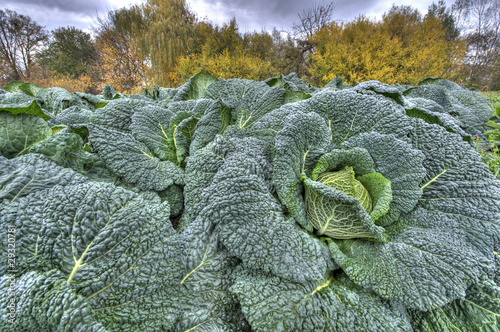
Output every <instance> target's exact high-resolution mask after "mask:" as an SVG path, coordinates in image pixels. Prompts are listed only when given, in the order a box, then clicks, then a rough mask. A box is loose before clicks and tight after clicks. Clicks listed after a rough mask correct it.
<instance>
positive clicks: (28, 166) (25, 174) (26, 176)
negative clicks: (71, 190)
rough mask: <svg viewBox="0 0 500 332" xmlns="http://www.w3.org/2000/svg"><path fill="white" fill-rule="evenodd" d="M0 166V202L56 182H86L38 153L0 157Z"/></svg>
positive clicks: (42, 188) (68, 183)
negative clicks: (12, 157)
mask: <svg viewBox="0 0 500 332" xmlns="http://www.w3.org/2000/svg"><path fill="white" fill-rule="evenodd" d="M0 166H1V167H0V202H1V201H2V200H4V199H6V200H8V201H15V200H16V199H18V198H20V197H24V196H26V195H29V194H31V193H35V192H38V191H41V190H44V189H50V188H52V187H53V186H55V185H57V184H59V185H72V184H79V183H83V182H86V179H85V177H83V176H82V175H81V174H78V173H76V172H71V171H69V170H68V169H64V168H63V167H60V166H57V165H56V164H54V162H52V161H51V160H49V159H48V158H47V157H45V156H42V155H39V154H27V155H25V156H21V157H18V158H14V159H10V160H8V159H6V158H3V157H0ZM0 206H1V204H0ZM4 268H5V266H4ZM2 272H3V271H2Z"/></svg>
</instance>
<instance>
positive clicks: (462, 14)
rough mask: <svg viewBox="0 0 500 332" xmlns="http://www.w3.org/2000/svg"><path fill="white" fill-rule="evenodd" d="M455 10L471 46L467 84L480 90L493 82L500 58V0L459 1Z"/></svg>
mask: <svg viewBox="0 0 500 332" xmlns="http://www.w3.org/2000/svg"><path fill="white" fill-rule="evenodd" d="M452 10H453V13H454V15H455V18H456V21H457V23H458V25H459V27H460V29H461V31H462V34H463V36H464V38H465V40H466V42H467V46H468V52H467V57H466V59H465V63H464V67H463V68H464V71H465V72H466V73H467V74H466V76H465V79H466V81H467V82H468V83H469V84H470V85H473V86H479V87H480V86H482V85H485V84H488V83H492V82H491V79H492V77H495V75H493V76H492V73H493V69H494V68H495V64H496V61H498V60H497V59H498V58H499V55H500V0H456V1H455V3H454V4H453V6H452Z"/></svg>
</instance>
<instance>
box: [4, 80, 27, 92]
mask: <svg viewBox="0 0 500 332" xmlns="http://www.w3.org/2000/svg"><path fill="white" fill-rule="evenodd" d="M21 84H23V82H22V81H12V82H9V83H7V84H5V86H4V87H3V89H4V90H5V91H7V92H11V93H22V92H23V90H21V88H20V86H21Z"/></svg>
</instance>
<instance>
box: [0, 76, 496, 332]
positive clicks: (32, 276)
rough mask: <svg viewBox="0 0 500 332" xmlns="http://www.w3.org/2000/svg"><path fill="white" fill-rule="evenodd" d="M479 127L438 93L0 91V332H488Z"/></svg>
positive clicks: (285, 86)
mask: <svg viewBox="0 0 500 332" xmlns="http://www.w3.org/2000/svg"><path fill="white" fill-rule="evenodd" d="M491 116H492V109H491V105H490V103H489V101H488V100H487V99H486V98H485V97H484V96H482V95H480V94H479V93H477V92H474V91H470V90H467V89H464V88H462V87H461V86H459V85H457V84H455V83H452V82H450V81H446V80H442V79H433V78H429V79H426V80H424V81H422V82H420V84H419V85H418V86H415V87H413V86H402V85H386V84H383V83H380V82H377V81H368V82H363V83H359V84H357V85H355V86H348V85H345V84H344V83H343V82H342V79H341V78H335V79H334V80H332V81H331V82H330V83H329V84H328V85H326V86H325V87H324V88H316V87H313V86H311V85H309V84H306V83H305V82H304V81H302V80H301V79H300V78H299V77H297V75H295V74H290V75H286V76H284V75H282V76H280V77H273V78H270V79H268V80H266V81H263V82H256V81H250V80H243V79H229V80H224V79H220V80H218V79H216V78H215V77H213V76H211V75H209V74H205V73H200V74H197V75H195V76H193V77H191V78H190V79H189V81H188V82H187V83H186V84H184V85H182V86H180V87H178V88H177V89H170V88H161V87H154V88H153V89H152V90H151V89H150V90H147V89H145V90H144V93H143V94H141V95H124V94H120V93H115V91H114V89H113V88H112V87H111V86H110V85H107V86H106V87H105V88H104V90H103V93H102V95H90V94H86V93H79V92H75V93H69V92H68V91H66V90H64V89H62V88H57V87H55V88H48V89H44V88H41V87H38V86H36V85H34V84H30V83H22V82H12V83H9V84H8V85H7V86H5V87H4V90H0V224H1V232H0V248H1V253H0V256H1V262H2V263H1V264H0V275H1V276H2V277H1V279H0V317H1V318H0V330H1V331H10V330H12V331H35V332H41V331H346V332H353V331H467V332H469V331H497V330H499V329H500V319H499V318H500V285H499V283H500V259H499V256H498V253H499V252H500V242H499V241H500V180H498V179H497V178H495V176H494V175H493V173H492V172H491V171H490V170H489V169H488V166H487V165H486V164H485V163H484V162H483V161H482V158H481V155H480V154H479V153H478V152H477V148H476V145H475V143H474V137H482V135H483V133H484V132H485V131H486V130H488V129H491V128H488V126H487V125H486V123H487V122H488V121H489V120H490V118H491Z"/></svg>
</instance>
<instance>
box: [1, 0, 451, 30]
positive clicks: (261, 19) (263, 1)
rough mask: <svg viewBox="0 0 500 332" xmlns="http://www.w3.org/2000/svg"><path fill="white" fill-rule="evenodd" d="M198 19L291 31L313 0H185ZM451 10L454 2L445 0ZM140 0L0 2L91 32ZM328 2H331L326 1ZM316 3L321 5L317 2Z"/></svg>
mask: <svg viewBox="0 0 500 332" xmlns="http://www.w3.org/2000/svg"><path fill="white" fill-rule="evenodd" d="M186 1H187V3H188V4H189V6H190V8H191V9H192V10H193V11H194V12H195V13H196V14H197V15H198V17H199V18H207V19H208V20H209V21H211V22H213V23H215V24H218V25H222V24H223V23H226V22H228V21H229V20H230V19H231V18H232V17H236V22H237V23H238V25H239V28H240V31H241V32H247V31H253V30H257V31H260V30H262V29H266V30H268V31H271V30H272V29H273V27H276V28H278V29H279V30H290V29H291V27H292V25H293V23H295V22H298V20H299V18H298V15H297V14H299V13H302V12H303V11H304V10H308V9H310V8H311V6H312V4H313V3H314V2H313V1H310V0H186ZM437 1H438V0H420V1H415V0H348V1H345V0H344V1H340V0H337V1H333V2H334V4H335V9H334V16H333V18H334V20H339V21H349V20H351V19H353V18H354V17H356V16H358V15H360V14H364V15H365V16H367V17H369V18H372V19H373V18H375V19H380V18H381V17H382V14H383V13H384V12H386V11H387V10H388V9H389V8H390V7H391V5H392V4H396V5H403V4H404V5H411V6H413V7H414V8H417V9H419V10H420V12H421V13H422V14H425V13H426V12H427V8H428V7H429V5H430V4H432V2H437ZM445 1H446V3H447V5H448V6H449V7H450V6H451V5H452V4H453V2H454V0H445ZM141 2H142V1H141V0H106V1H99V0H1V2H0V9H6V8H8V9H11V10H15V11H16V12H18V13H20V14H24V15H28V16H30V17H31V18H32V19H33V20H34V21H36V22H37V23H38V24H40V25H42V26H45V28H46V29H47V30H49V31H50V30H52V29H54V28H57V27H60V26H75V27H77V28H80V29H82V30H85V31H90V29H91V27H92V25H95V18H96V17H97V16H99V15H105V14H106V13H107V11H109V10H111V9H118V8H121V7H129V6H131V5H134V4H140V3H141ZM325 2H326V3H329V1H328V0H325ZM316 3H319V4H320V3H322V1H321V0H320V1H317V2H316Z"/></svg>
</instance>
